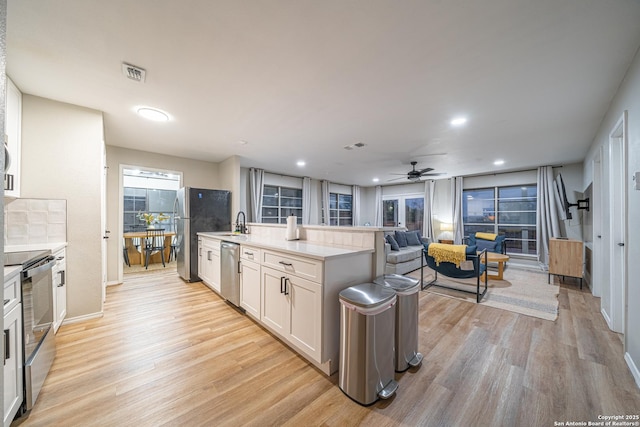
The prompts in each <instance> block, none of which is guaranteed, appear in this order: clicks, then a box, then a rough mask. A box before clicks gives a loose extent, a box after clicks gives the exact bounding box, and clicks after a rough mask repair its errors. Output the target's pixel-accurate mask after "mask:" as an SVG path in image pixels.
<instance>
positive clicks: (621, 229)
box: [602, 110, 628, 333]
mask: <svg viewBox="0 0 640 427" xmlns="http://www.w3.org/2000/svg"><path fill="white" fill-rule="evenodd" d="M627 139H628V138H627V111H626V110H625V111H624V112H623V114H622V116H621V117H620V118H619V119H618V121H617V122H616V124H615V125H614V126H613V128H612V130H611V132H610V133H609V141H608V145H607V146H608V151H609V156H608V171H607V172H608V174H609V188H608V192H609V194H610V196H609V197H610V199H609V204H608V209H609V228H608V232H609V239H608V241H609V245H608V248H607V247H605V248H604V249H605V251H607V250H608V252H609V265H610V268H609V276H608V278H607V279H608V282H609V287H608V292H609V295H608V296H609V298H608V301H609V304H608V307H607V306H606V304H603V305H604V306H603V307H602V310H603V311H604V313H603V314H604V315H605V320H607V323H608V326H609V328H610V329H611V330H612V331H615V332H620V333H624V332H625V331H626V307H627V304H626V300H627V287H628V273H627V265H628V262H627V261H628V260H627V250H626V248H625V246H624V245H625V243H626V241H628V239H627V230H628V227H627V182H626V176H627V161H626V159H627V147H628V141H627ZM603 292H604V290H603Z"/></svg>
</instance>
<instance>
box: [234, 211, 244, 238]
mask: <svg viewBox="0 0 640 427" xmlns="http://www.w3.org/2000/svg"><path fill="white" fill-rule="evenodd" d="M240 214H242V222H240ZM236 233H241V234H247V217H246V216H245V214H244V212H242V211H240V212H238V215H236Z"/></svg>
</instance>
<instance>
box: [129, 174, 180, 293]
mask: <svg viewBox="0 0 640 427" xmlns="http://www.w3.org/2000/svg"><path fill="white" fill-rule="evenodd" d="M119 172H120V175H119V197H118V216H119V219H118V228H119V230H118V234H117V236H118V237H119V238H118V254H122V255H120V262H118V281H119V282H123V279H124V277H125V274H124V273H125V269H126V271H127V272H141V271H146V269H144V268H141V266H142V265H143V258H144V257H143V255H142V252H143V249H142V248H140V247H136V241H135V240H134V239H135V238H130V237H129V236H128V234H129V233H140V232H142V231H143V230H146V229H147V228H151V227H153V228H157V229H162V230H164V232H165V236H169V235H172V234H171V233H173V232H175V230H173V228H172V227H173V218H172V215H173V206H174V201H175V193H176V192H177V190H178V189H179V188H180V187H181V186H182V172H179V171H171V170H162V169H154V168H149V167H143V166H133V165H120V171H119ZM149 215H151V218H152V222H153V223H152V224H147V223H146V222H145V221H144V217H145V216H146V218H149ZM138 239H140V238H138ZM125 242H127V243H126V244H125ZM165 242H166V240H165ZM138 243H141V240H138ZM169 243H170V242H169ZM125 245H126V246H125ZM132 245H133V246H134V247H135V249H136V251H135V256H134V253H132V250H131V246H132ZM126 247H127V248H128V250H127V252H128V255H127V257H128V258H129V261H130V264H131V265H130V266H127V265H126V263H125V254H124V253H125V248H126ZM168 250H170V249H168ZM156 258H157V256H156ZM158 259H159V258H158ZM160 260H161V259H160ZM161 261H162V260H161ZM165 261H166V259H165ZM165 264H166V262H165ZM149 265H150V267H149V269H152V267H151V264H149ZM155 267H158V268H159V267H162V264H160V265H159V266H156V265H154V266H153V268H155ZM172 268H175V267H172Z"/></svg>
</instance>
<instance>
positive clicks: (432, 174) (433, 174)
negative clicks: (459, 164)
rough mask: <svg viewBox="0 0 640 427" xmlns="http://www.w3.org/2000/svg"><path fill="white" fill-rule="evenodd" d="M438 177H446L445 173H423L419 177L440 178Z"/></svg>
mask: <svg viewBox="0 0 640 427" xmlns="http://www.w3.org/2000/svg"><path fill="white" fill-rule="evenodd" d="M440 175H446V173H444V172H436V173H423V174H422V175H420V176H440Z"/></svg>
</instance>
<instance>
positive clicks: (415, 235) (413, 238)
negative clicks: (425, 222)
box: [405, 231, 422, 246]
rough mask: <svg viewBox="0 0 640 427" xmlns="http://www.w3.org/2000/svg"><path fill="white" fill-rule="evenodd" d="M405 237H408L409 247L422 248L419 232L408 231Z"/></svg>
mask: <svg viewBox="0 0 640 427" xmlns="http://www.w3.org/2000/svg"><path fill="white" fill-rule="evenodd" d="M405 236H406V237H407V245H408V246H420V245H421V244H422V242H421V240H420V232H419V231H408V232H407V233H405Z"/></svg>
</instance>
